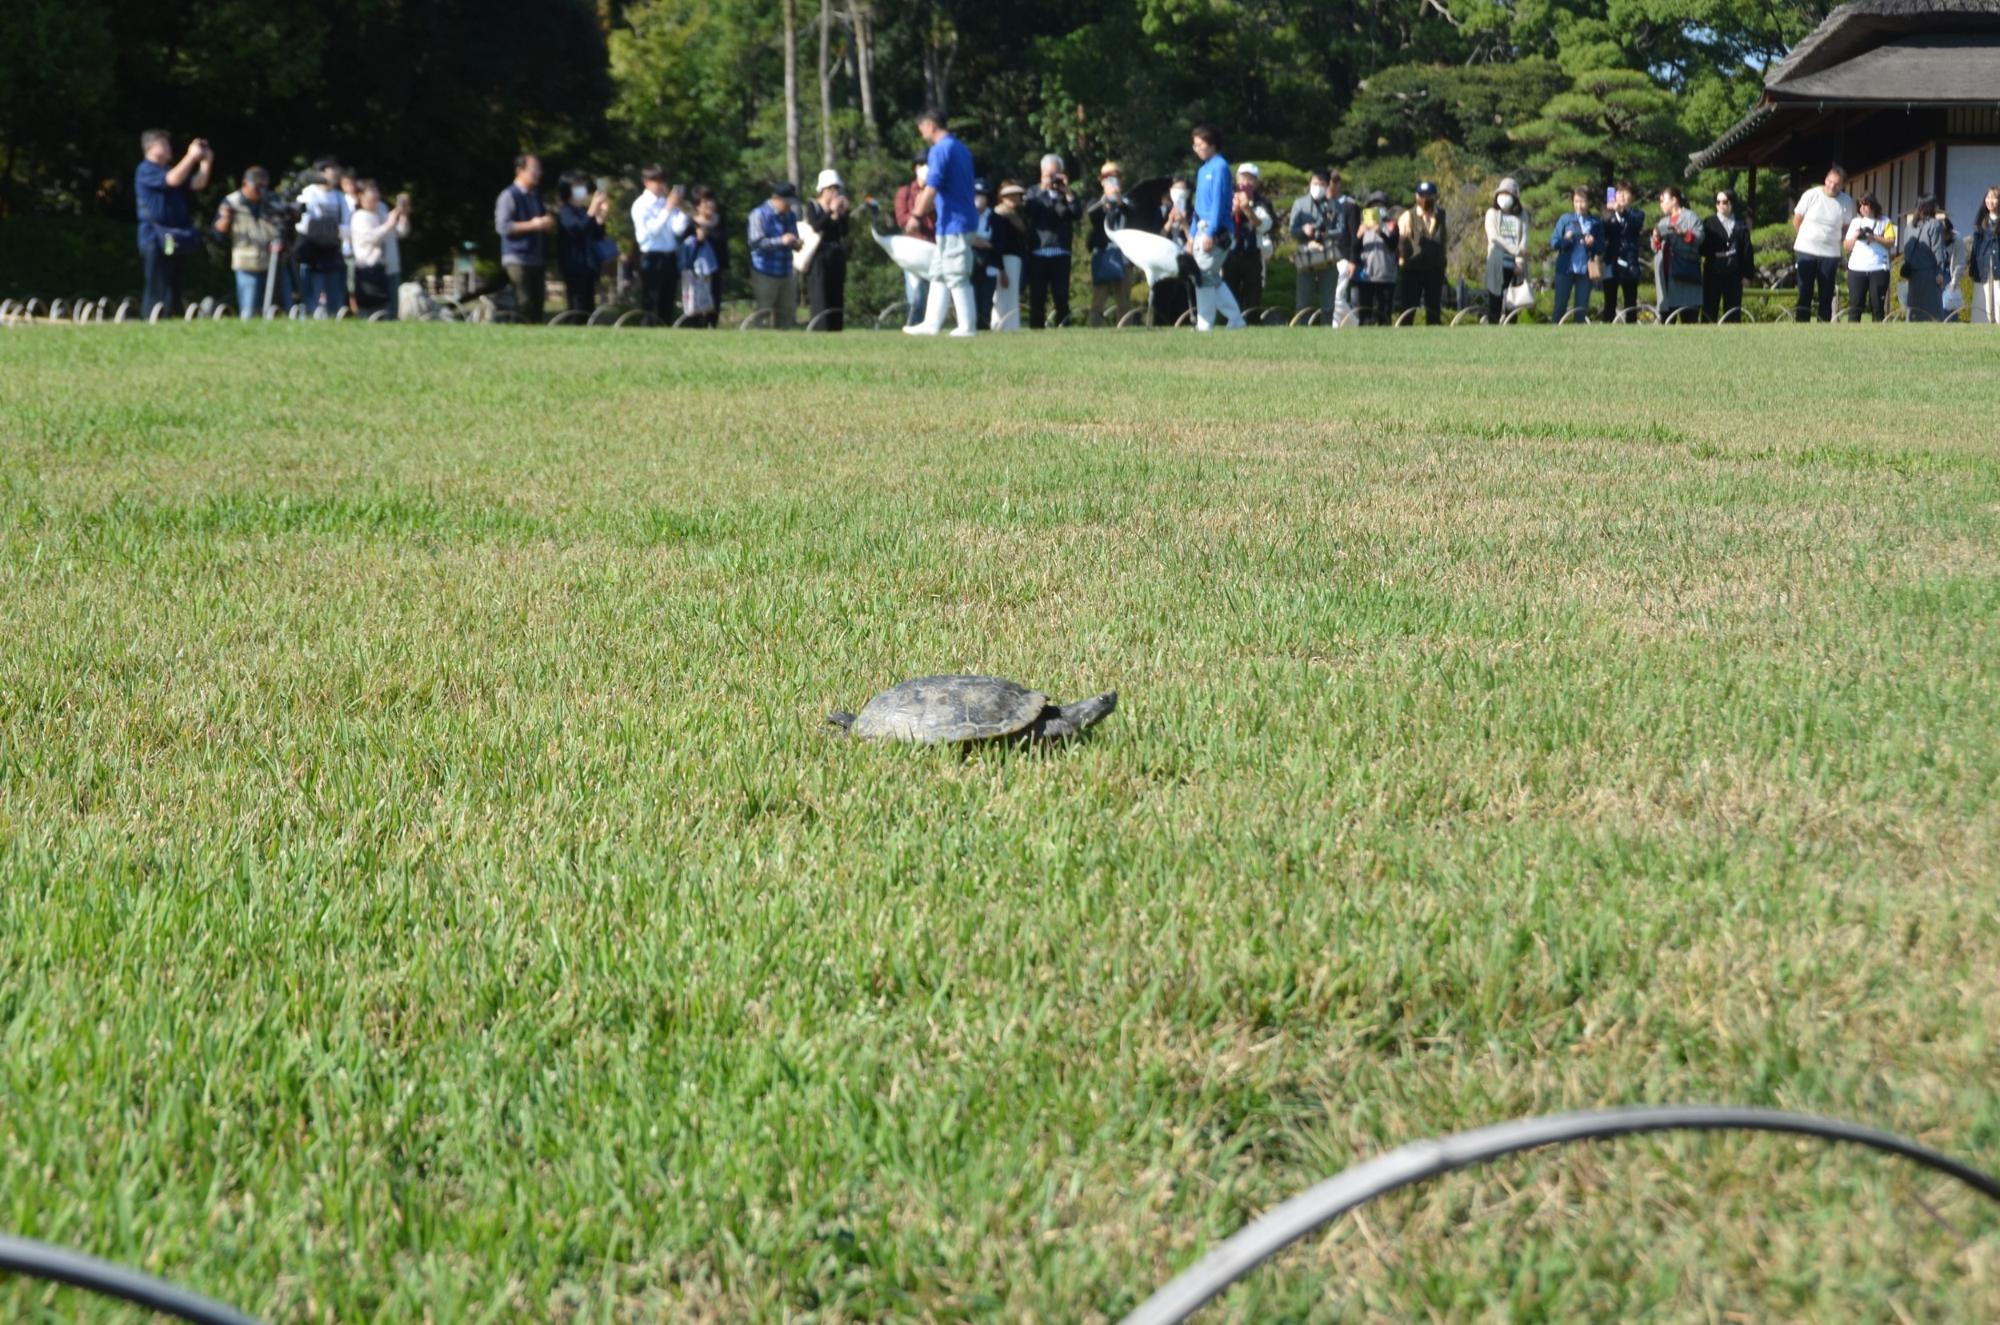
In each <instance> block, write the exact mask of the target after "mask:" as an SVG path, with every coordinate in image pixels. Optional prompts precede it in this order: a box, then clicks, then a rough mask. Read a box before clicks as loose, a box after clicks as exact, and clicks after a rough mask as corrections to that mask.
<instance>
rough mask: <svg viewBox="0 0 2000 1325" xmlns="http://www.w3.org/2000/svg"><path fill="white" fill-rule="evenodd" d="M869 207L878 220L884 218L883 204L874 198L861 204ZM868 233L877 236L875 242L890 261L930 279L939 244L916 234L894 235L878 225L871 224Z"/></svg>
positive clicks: (918, 277)
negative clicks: (920, 237) (919, 237)
mask: <svg viewBox="0 0 2000 1325" xmlns="http://www.w3.org/2000/svg"><path fill="white" fill-rule="evenodd" d="M861 205H862V206H863V207H866V208H867V209H868V212H869V215H870V216H872V217H873V218H874V219H875V220H876V221H878V222H879V221H880V220H881V219H882V205H881V204H880V203H878V202H876V201H875V200H874V199H873V198H869V199H867V200H866V201H865V202H863V203H862V204H861ZM868 233H869V234H871V235H873V236H875V242H876V243H878V244H880V245H881V246H882V251H883V252H884V253H887V254H888V255H889V261H891V262H893V263H895V264H896V265H897V266H898V267H901V268H902V269H903V270H904V271H906V272H908V273H909V274H910V275H912V276H915V277H916V278H917V279H918V280H926V281H927V280H929V279H930V276H931V265H932V263H933V262H935V261H936V259H937V245H936V244H933V243H932V242H931V241H930V240H928V239H918V238H917V237H916V236H915V235H893V234H888V233H885V232H884V231H882V230H880V229H878V228H877V227H876V226H873V225H871V226H869V227H868Z"/></svg>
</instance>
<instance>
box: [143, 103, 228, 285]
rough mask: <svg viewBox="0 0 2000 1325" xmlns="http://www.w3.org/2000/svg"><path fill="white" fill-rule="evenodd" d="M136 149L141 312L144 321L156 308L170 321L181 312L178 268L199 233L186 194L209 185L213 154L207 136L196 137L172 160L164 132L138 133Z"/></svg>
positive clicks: (169, 138)
mask: <svg viewBox="0 0 2000 1325" xmlns="http://www.w3.org/2000/svg"><path fill="white" fill-rule="evenodd" d="M139 151H140V154H141V156H142V157H143V159H142V160H141V161H140V162H139V168H138V169H137V170H136V171H134V172H133V176H132V194H133V197H134V198H135V199H136V200H137V203H138V211H139V257H140V260H141V261H142V262H143V263H144V264H145V268H146V293H145V295H144V300H145V302H144V304H143V309H144V312H145V314H146V316H148V317H151V316H152V314H153V310H154V309H156V308H157V309H164V310H165V311H164V313H163V314H162V316H166V317H172V316H173V315H174V314H176V313H178V312H180V308H181V264H182V262H184V261H185V260H186V258H187V255H188V250H189V249H191V248H193V247H194V244H195V238H196V236H197V234H198V233H199V232H198V231H197V230H196V229H195V228H194V206H193V203H192V202H191V201H190V198H189V194H190V193H191V192H192V191H193V190H194V189H205V188H207V187H208V177H209V173H210V171H211V170H212V169H213V168H214V165H215V153H214V152H213V151H212V150H210V148H209V146H208V140H207V139H206V138H197V139H195V140H194V141H193V142H191V143H189V144H188V149H187V152H186V154H184V155H183V156H182V157H181V159H180V160H179V161H178V162H174V140H173V137H172V135H170V134H169V133H168V132H167V131H166V130H165V129H148V130H146V132H144V133H142V134H140V135H139ZM170 162H171V163H173V164H169V163H170Z"/></svg>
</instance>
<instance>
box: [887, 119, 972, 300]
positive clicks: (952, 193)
mask: <svg viewBox="0 0 2000 1325" xmlns="http://www.w3.org/2000/svg"><path fill="white" fill-rule="evenodd" d="M917 132H918V133H920V134H922V135H923V137H924V141H925V142H927V143H929V144H930V145H931V151H930V156H929V157H928V158H926V161H925V166H926V168H925V171H924V187H923V189H922V191H921V192H919V193H918V194H917V198H916V202H915V207H914V210H915V212H916V214H917V215H919V216H921V215H923V214H924V213H925V212H926V211H932V210H935V212H936V214H937V256H936V257H935V258H934V259H932V261H931V290H930V302H929V303H928V305H927V306H926V307H925V309H924V320H923V322H922V323H921V324H920V325H918V326H914V327H904V328H903V330H904V331H906V332H908V333H909V334H910V335H912V336H935V335H937V334H938V333H939V332H940V331H943V330H944V309H945V299H946V296H947V295H949V297H950V299H951V308H952V313H953V315H954V316H956V317H957V319H958V326H957V327H955V328H954V329H953V330H952V333H951V334H952V335H954V336H970V335H973V334H975V333H974V324H975V323H976V322H977V320H978V319H977V318H976V317H975V316H974V303H973V296H972V256H973V255H972V236H973V234H974V232H976V231H977V230H978V229H979V209H978V207H977V206H976V205H975V204H974V202H973V177H972V153H970V152H968V151H966V150H965V144H964V143H961V142H960V141H958V139H956V138H954V137H952V134H951V130H950V129H949V128H947V127H946V125H945V122H944V112H943V111H941V110H939V109H937V108H936V107H935V106H932V107H928V108H926V109H925V111H924V112H923V113H922V114H921V115H919V116H917Z"/></svg>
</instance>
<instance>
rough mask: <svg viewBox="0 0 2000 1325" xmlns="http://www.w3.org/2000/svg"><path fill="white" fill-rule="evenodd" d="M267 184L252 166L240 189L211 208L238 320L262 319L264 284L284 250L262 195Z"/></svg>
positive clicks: (275, 216) (279, 231) (275, 217)
mask: <svg viewBox="0 0 2000 1325" xmlns="http://www.w3.org/2000/svg"><path fill="white" fill-rule="evenodd" d="M270 184H271V177H270V175H268V174H266V173H265V171H264V168H263V167H262V166H252V167H250V169H248V170H246V171H244V172H243V184H242V187H241V188H239V189H237V190H236V192H234V193H232V194H230V195H229V196H228V197H227V198H224V199H223V200H222V206H220V207H218V208H216V209H215V233H216V234H218V235H221V236H222V237H223V238H224V239H225V240H227V241H228V242H229V270H230V272H231V274H233V275H234V277H235V279H236V316H237V317H239V318H249V317H261V316H263V311H264V285H265V282H266V281H268V280H270V279H271V268H272V267H273V265H274V264H275V261H276V259H277V256H278V254H279V253H281V252H282V251H283V249H284V239H283V234H284V230H283V226H282V224H281V222H280V221H279V219H278V212H277V208H276V207H275V206H274V205H273V204H272V202H271V199H270V198H269V197H268V196H267V194H266V190H267V189H268V188H269V187H270ZM272 293H273V294H275V293H276V291H273V292H272Z"/></svg>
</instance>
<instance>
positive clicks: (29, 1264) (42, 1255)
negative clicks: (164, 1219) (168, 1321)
mask: <svg viewBox="0 0 2000 1325" xmlns="http://www.w3.org/2000/svg"><path fill="white" fill-rule="evenodd" d="M9 1274H18V1275H23V1276H25V1277H27V1278H29V1279H47V1280H49V1281H50V1282H52V1283H58V1284H68V1285H70V1286H71V1287H72V1288H81V1289H84V1290H85V1291H87V1292H92V1293H99V1294H102V1295H103V1296H105V1297H114V1298H117V1299H118V1300H119V1301H121V1302H130V1303H132V1304H133V1305H134V1306H141V1307H145V1308H146V1309H147V1310H149V1311H157V1312H159V1313H161V1314H162V1315H167V1316H173V1317H176V1318H178V1319H180V1320H184V1321H188V1322H189V1323H190V1325H257V1321H256V1320H255V1318H253V1317H250V1316H246V1315H244V1314H243V1313H242V1312H240V1311H238V1310H237V1309H236V1308H234V1307H228V1306H224V1305H223V1304H222V1303H220V1302H216V1301H213V1300H211V1299H209V1298H205V1297H203V1296H202V1295H201V1294H199V1293H191V1292H189V1291H188V1290H187V1289H185V1288H181V1287H179V1286H177V1285H175V1284H170V1283H168V1282H167V1281H166V1280H164V1279H155V1278H154V1277H153V1276H152V1275H150V1274H141V1273H139V1272H138V1271H137V1270H128V1269H126V1268H125V1267H124V1266H122V1265H114V1264H112V1263H111V1262H110V1261H101V1260H99V1259H97V1257H95V1256H86V1255H84V1254H83V1253H82V1252H79V1251H71V1250H69V1249H68V1248H67V1247H52V1246H50V1245H49V1244H48V1243H46V1242H35V1241H33V1240H31V1239H28V1238H14V1237H8V1236H7V1235H6V1234H4V1233H0V1275H9Z"/></svg>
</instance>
